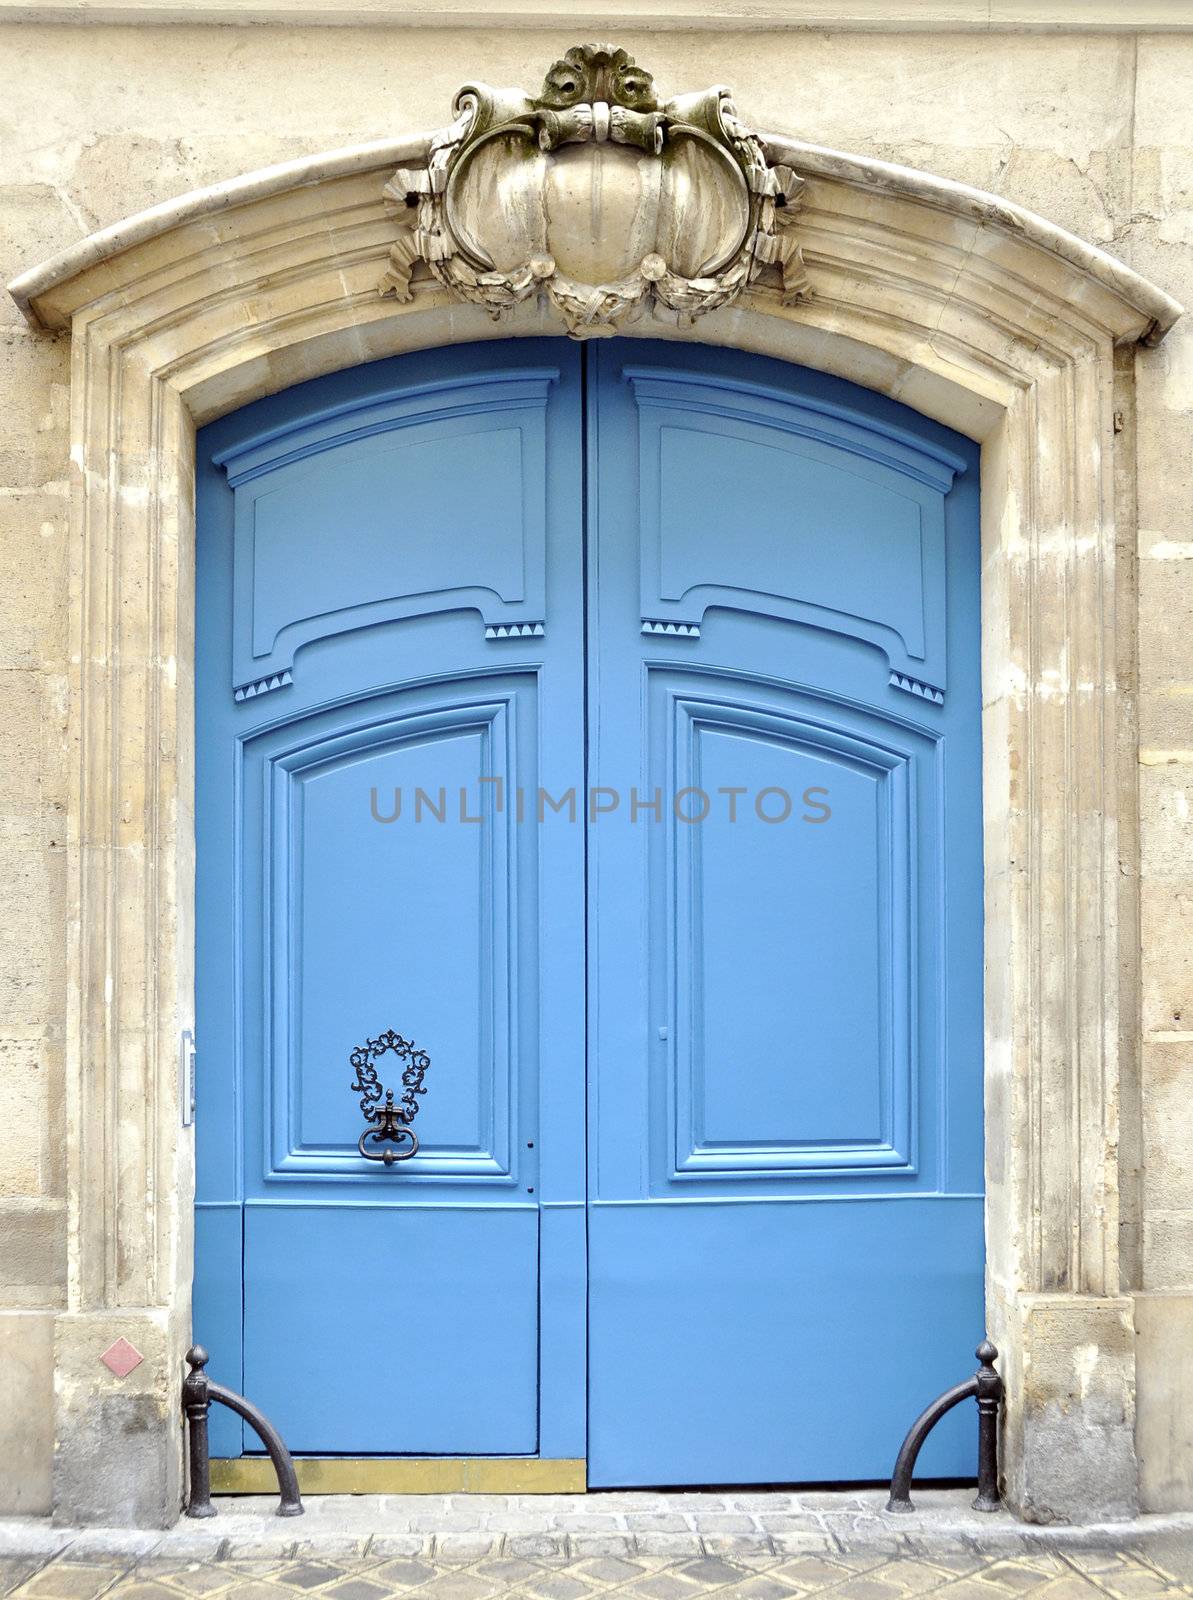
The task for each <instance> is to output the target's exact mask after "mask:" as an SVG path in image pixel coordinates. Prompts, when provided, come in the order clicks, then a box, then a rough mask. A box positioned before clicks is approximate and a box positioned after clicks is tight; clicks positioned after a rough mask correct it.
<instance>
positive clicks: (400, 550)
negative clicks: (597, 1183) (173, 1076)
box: [195, 341, 585, 1458]
mask: <svg viewBox="0 0 1193 1600" xmlns="http://www.w3.org/2000/svg"><path fill="white" fill-rule="evenodd" d="M516 357H517V359H516V361H510V360H509V359H508V352H503V351H501V350H497V351H492V352H484V351H482V352H473V351H468V350H456V351H448V352H437V353H434V354H430V355H425V356H419V357H417V358H414V357H411V358H404V359H402V360H400V361H390V362H381V363H378V364H377V365H375V366H373V367H368V368H364V369H361V370H360V371H358V372H355V373H345V374H341V375H339V376H337V377H336V378H333V379H324V380H321V381H319V382H317V383H314V384H310V385H305V386H302V387H301V388H298V389H295V390H291V391H289V392H287V393H286V394H284V395H280V396H277V397H275V398H274V399H272V400H270V401H265V402H261V404H260V405H258V406H254V407H250V408H248V410H246V411H244V412H241V413H238V414H237V415H236V416H234V417H229V418H227V419H225V420H224V421H222V422H220V423H216V424H214V425H213V426H212V427H210V428H208V429H205V430H204V432H203V434H202V435H201V436H200V441H199V458H200V467H199V525H200V540H199V561H198V586H199V588H198V612H199V621H200V628H199V635H200V646H199V652H198V678H199V681H198V707H199V724H198V727H199V734H198V787H197V798H198V826H197V831H198V845H199V859H200V872H199V875H198V885H199V939H198V956H199V967H198V976H197V1001H198V1019H199V1021H198V1032H199V1036H200V1038H201V1040H202V1045H201V1050H202V1056H201V1074H200V1083H199V1103H198V1119H197V1120H198V1136H199V1147H198V1162H199V1187H198V1209H199V1218H200V1221H199V1225H198V1237H199V1241H200V1248H201V1250H202V1251H203V1261H202V1267H201V1271H200V1273H199V1274H198V1275H197V1278H196V1300H195V1331H196V1336H197V1337H199V1338H208V1337H209V1338H210V1342H211V1344H212V1348H213V1362H212V1367H213V1372H214V1373H215V1375H216V1376H219V1377H221V1378H222V1379H224V1381H228V1382H231V1383H232V1384H233V1385H234V1386H235V1387H241V1386H243V1387H244V1388H245V1389H246V1390H247V1392H248V1393H250V1394H251V1395H252V1397H253V1398H254V1399H255V1400H256V1401H257V1402H258V1403H259V1404H261V1405H262V1406H264V1408H265V1409H266V1410H267V1412H269V1414H270V1415H271V1417H272V1418H273V1420H274V1421H275V1422H276V1423H277V1425H278V1426H279V1427H280V1429H281V1431H282V1433H283V1435H284V1436H285V1437H286V1438H287V1440H288V1441H289V1442H290V1444H291V1446H292V1447H293V1448H295V1449H298V1450H301V1451H305V1452H311V1453H315V1454H333V1453H343V1452H350V1453H361V1454H363V1453H370V1452H379V1453H383V1454H418V1455H424V1454H444V1453H450V1454H465V1455H481V1454H502V1455H506V1454H508V1455H519V1454H535V1453H536V1452H537V1451H538V1450H539V1449H540V1446H541V1447H542V1448H544V1449H546V1450H547V1451H549V1452H550V1453H552V1454H555V1455H561V1456H565V1457H569V1458H575V1457H582V1456H583V1455H584V1449H585V1445H584V1412H583V1405H582V1396H583V1392H584V1344H583V1334H584V1328H583V1320H582V1306H583V1284H584V1276H585V1268H584V1232H583V1227H582V1226H581V1227H580V1228H579V1230H578V1231H577V1229H576V1228H575V1226H574V1225H571V1224H570V1223H569V1218H571V1217H572V1216H575V1217H576V1218H579V1219H580V1221H581V1223H582V1219H583V1206H584V1098H583V1084H584V1031H583V1029H584V1000H583V937H584V930H583V919H582V918H577V917H576V914H575V908H576V907H577V906H580V905H582V904H583V897H584V880H583V863H584V849H583V834H582V830H580V829H578V828H577V829H567V828H560V829H556V830H538V829H536V828H534V827H524V826H520V825H519V824H518V821H517V817H516V812H515V807H514V806H513V804H512V796H513V795H514V794H515V793H516V792H517V791H518V790H519V789H525V790H526V791H527V792H529V793H530V794H532V795H533V794H534V793H535V791H536V789H537V787H538V786H539V785H540V784H544V785H546V784H550V785H553V786H554V787H555V788H558V787H559V786H560V784H561V781H562V780H563V779H564V777H565V774H566V775H567V782H573V781H575V779H574V774H575V773H576V772H577V771H578V770H579V771H582V770H583V762H584V746H583V726H582V720H581V719H580V718H578V717H577V714H576V713H577V709H578V708H579V707H580V706H581V704H582V683H583V650H582V646H581V641H582V636H583V581H582V546H583V527H582V490H581V486H582V483H583V469H582V461H581V446H582V428H581V392H580V360H579V355H578V352H577V351H576V350H575V349H574V348H573V347H570V346H567V345H565V344H560V345H556V344H554V343H549V344H548V343H545V342H542V341H539V342H534V341H532V342H530V343H528V344H523V345H521V346H519V347H518V349H517V351H516ZM548 526H549V527H550V528H551V530H552V535H553V540H554V543H553V545H552V550H551V557H550V562H548V558H547V529H548ZM388 1029H394V1030H396V1031H397V1032H398V1033H400V1034H402V1035H403V1036H404V1037H405V1038H407V1039H413V1040H414V1041H415V1042H416V1043H417V1044H418V1045H419V1046H420V1047H421V1048H423V1049H424V1050H426V1051H427V1052H428V1054H429V1055H430V1060H431V1064H430V1068H429V1070H428V1071H427V1073H426V1077H425V1090H426V1093H425V1096H424V1097H423V1098H422V1099H421V1101H420V1110H419V1114H418V1117H417V1120H416V1122H415V1124H414V1129H415V1132H416V1133H417V1134H418V1138H419V1141H420V1144H419V1150H418V1153H417V1154H416V1155H415V1156H414V1157H413V1159H411V1160H409V1161H404V1162H401V1163H397V1164H395V1165H393V1166H392V1167H385V1166H384V1165H382V1164H381V1163H375V1162H366V1161H364V1160H363V1159H362V1157H361V1155H360V1153H359V1151H358V1149H357V1139H358V1137H359V1135H360V1133H361V1132H362V1131H363V1130H364V1127H365V1123H364V1119H363V1116H362V1112H361V1108H360V1105H359V1103H358V1096H357V1095H356V1094H355V1093H354V1092H353V1090H352V1088H351V1084H352V1082H353V1079H354V1077H355V1070H354V1068H353V1067H352V1065H351V1064H350V1060H349V1058H350V1055H351V1052H352V1051H353V1050H354V1049H355V1048H356V1047H358V1046H361V1045H363V1044H364V1043H365V1042H366V1041H367V1040H369V1039H372V1038H375V1037H377V1036H378V1035H379V1034H381V1033H383V1032H384V1031H386V1030H388ZM395 1060H396V1058H395V1057H394V1056H393V1055H392V1054H391V1055H386V1056H383V1057H382V1058H381V1059H380V1060H379V1062H378V1070H379V1072H380V1075H381V1079H382V1081H383V1083H385V1085H386V1086H387V1087H389V1088H391V1089H394V1090H395V1091H396V1095H397V1097H398V1098H399V1099H400V1097H401V1093H402V1082H401V1077H400V1066H399V1067H397V1068H395V1067H394V1066H393V1063H394V1062H395ZM543 1063H549V1065H550V1069H551V1073H552V1082H551V1090H550V1093H549V1094H548V1095H546V1096H544V1095H543V1094H542V1093H541V1091H540V1072H541V1069H542V1066H543ZM387 1067H388V1068H389V1070H388V1071H387ZM544 1206H546V1207H548V1208H550V1212H551V1221H550V1224H549V1225H543V1226H540V1217H541V1214H542V1210H541V1208H543V1207H544ZM577 1253H578V1260H577ZM561 1254H562V1255H565V1256H566V1259H565V1260H560V1259H557V1258H558V1257H559V1256H560V1255H561ZM540 1265H541V1274H540ZM577 1275H578V1280H579V1289H578V1290H577V1288H576V1287H575V1280H576V1278H577ZM540 1276H541V1277H542V1281H543V1282H545V1283H548V1284H549V1285H550V1286H551V1293H552V1295H558V1294H560V1293H561V1292H568V1293H571V1294H572V1295H573V1296H576V1295H577V1294H578V1295H579V1300H578V1305H579V1307H580V1310H581V1314H580V1315H579V1316H577V1315H576V1314H575V1312H573V1314H572V1315H571V1316H570V1318H569V1317H568V1316H567V1315H561V1314H560V1312H559V1310H558V1308H556V1307H555V1306H554V1305H553V1306H552V1307H551V1308H550V1311H549V1314H547V1315H542V1314H541V1306H540ZM561 1286H564V1287H563V1288H561ZM242 1288H243V1322H242V1323H241V1316H240V1315H236V1316H235V1317H233V1316H231V1315H229V1314H228V1311H227V1307H228V1302H229V1301H233V1302H235V1303H237V1304H239V1301H240V1296H241V1291H242ZM561 1326H564V1327H568V1328H569V1329H570V1331H571V1334H572V1337H571V1338H570V1339H569V1340H568V1341H566V1342H561V1341H559V1340H555V1341H552V1342H551V1343H547V1342H546V1341H545V1340H544V1341H541V1340H540V1328H541V1327H542V1328H546V1327H551V1328H559V1327H561ZM209 1329H210V1334H209V1333H208V1330H209ZM296 1373H300V1374H301V1381H300V1382H295V1374H296ZM379 1382H380V1383H382V1384H386V1383H389V1384H391V1385H392V1386H393V1403H392V1405H386V1404H380V1405H379V1404H378V1403H377V1398H376V1397H377V1385H378V1383H379ZM540 1392H541V1393H542V1395H543V1396H545V1397H546V1404H547V1405H548V1406H549V1408H550V1409H549V1413H548V1412H544V1414H543V1416H542V1418H541V1419H540ZM577 1396H579V1397H581V1403H577V1400H576V1398H575V1397H577ZM214 1420H216V1419H213V1421H214ZM217 1426H218V1429H219V1432H218V1434H217V1436H216V1438H215V1441H214V1448H215V1449H216V1451H217V1453H219V1452H221V1451H223V1452H227V1453H230V1454H238V1453H239V1452H240V1450H241V1448H242V1445H243V1444H245V1443H247V1444H248V1445H249V1446H250V1447H252V1448H255V1445H256V1441H255V1439H254V1438H253V1436H252V1435H251V1434H250V1435H248V1437H247V1440H244V1439H242V1438H241V1436H240V1434H239V1430H238V1429H237V1428H235V1426H234V1425H233V1424H231V1423H230V1422H229V1421H228V1420H227V1419H226V1418H223V1417H220V1418H219V1419H218V1423H217Z"/></svg>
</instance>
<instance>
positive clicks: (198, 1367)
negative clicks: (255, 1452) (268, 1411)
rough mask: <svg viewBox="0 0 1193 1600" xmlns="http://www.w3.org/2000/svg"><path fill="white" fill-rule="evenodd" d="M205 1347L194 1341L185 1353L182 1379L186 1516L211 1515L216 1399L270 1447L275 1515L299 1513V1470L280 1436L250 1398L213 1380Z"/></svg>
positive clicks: (213, 1514)
mask: <svg viewBox="0 0 1193 1600" xmlns="http://www.w3.org/2000/svg"><path fill="white" fill-rule="evenodd" d="M207 1361H208V1356H207V1351H206V1350H204V1348H203V1346H202V1345H201V1344H196V1345H193V1346H192V1347H191V1348H190V1349H189V1350H188V1351H187V1353H186V1364H187V1366H188V1367H190V1369H191V1370H190V1371H189V1372H188V1373H187V1375H186V1377H185V1378H184V1379H183V1380H182V1409H183V1412H184V1413H185V1415H186V1420H187V1424H188V1426H189V1429H190V1468H191V1492H190V1499H189V1501H188V1504H187V1508H186V1514H187V1516H188V1517H214V1516H215V1514H216V1511H215V1507H214V1506H213V1505H212V1503H211V1455H210V1451H209V1449H208V1444H207V1413H208V1412H209V1411H210V1409H211V1402H212V1401H213V1400H215V1401H216V1402H218V1404H220V1405H222V1406H227V1407H228V1409H229V1411H235V1413H236V1415H237V1416H238V1417H243V1418H244V1420H245V1421H246V1422H247V1423H248V1425H249V1427H250V1428H252V1430H253V1431H254V1433H256V1435H257V1437H258V1438H259V1439H260V1440H261V1443H262V1444H263V1445H264V1446H265V1448H266V1450H268V1451H269V1459H270V1460H271V1461H272V1462H273V1470H274V1471H275V1472H276V1473H277V1477H278V1495H279V1501H278V1516H279V1517H301V1516H302V1512H303V1508H302V1496H301V1495H300V1494H299V1492H298V1474H297V1473H296V1472H295V1470H294V1462H293V1460H292V1459H291V1456H290V1452H289V1450H287V1449H286V1446H285V1444H284V1443H283V1442H282V1436H281V1434H280V1433H279V1432H278V1431H277V1429H276V1428H275V1427H274V1425H273V1423H272V1422H270V1420H269V1418H268V1417H267V1416H265V1414H264V1413H263V1412H261V1411H258V1410H257V1408H256V1406H255V1405H253V1404H252V1402H251V1401H249V1400H246V1399H245V1398H244V1396H243V1395H242V1394H237V1393H235V1391H234V1390H232V1389H225V1388H224V1386H223V1384H222V1383H212V1381H211V1379H210V1378H209V1377H208V1376H207V1374H206V1373H205V1372H204V1371H203V1368H204V1367H205V1366H206V1365H207Z"/></svg>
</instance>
